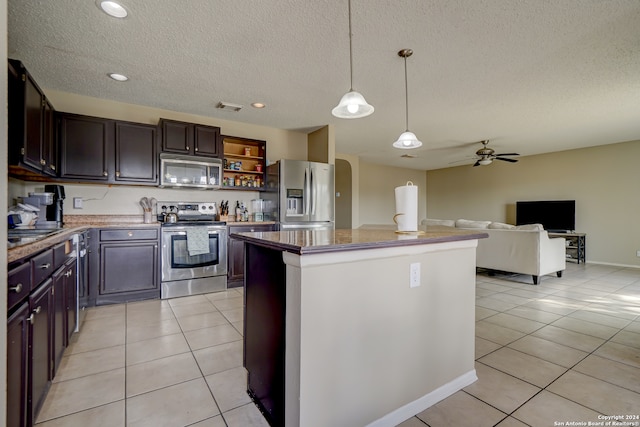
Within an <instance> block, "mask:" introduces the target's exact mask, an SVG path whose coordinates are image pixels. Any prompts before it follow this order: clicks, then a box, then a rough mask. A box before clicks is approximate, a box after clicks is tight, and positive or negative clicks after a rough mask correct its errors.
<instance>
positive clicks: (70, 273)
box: [64, 270, 73, 277]
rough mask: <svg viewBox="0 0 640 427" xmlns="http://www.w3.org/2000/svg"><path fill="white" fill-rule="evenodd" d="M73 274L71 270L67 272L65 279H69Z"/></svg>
mask: <svg viewBox="0 0 640 427" xmlns="http://www.w3.org/2000/svg"><path fill="white" fill-rule="evenodd" d="M72 274H73V273H72V272H71V270H69V271H67V272H66V273H64V275H65V277H69V276H71V275H72Z"/></svg>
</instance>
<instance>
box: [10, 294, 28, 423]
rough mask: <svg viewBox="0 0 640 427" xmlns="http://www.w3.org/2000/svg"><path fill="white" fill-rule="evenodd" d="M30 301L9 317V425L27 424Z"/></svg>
mask: <svg viewBox="0 0 640 427" xmlns="http://www.w3.org/2000/svg"><path fill="white" fill-rule="evenodd" d="M28 317H29V303H28V302H25V303H23V304H22V305H21V306H20V307H19V308H18V309H17V310H16V311H15V312H14V313H13V314H12V315H11V316H10V317H9V318H8V319H7V427H22V426H25V425H27V414H28V411H27V388H28V386H29V385H28V383H27V361H28V358H29V352H28V348H29V321H28V320H27V318H28Z"/></svg>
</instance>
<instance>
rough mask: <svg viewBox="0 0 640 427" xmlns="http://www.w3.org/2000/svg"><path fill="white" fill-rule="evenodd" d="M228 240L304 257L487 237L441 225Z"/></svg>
mask: <svg viewBox="0 0 640 427" xmlns="http://www.w3.org/2000/svg"><path fill="white" fill-rule="evenodd" d="M231 237H233V238H236V239H239V240H243V241H245V242H248V243H255V244H258V245H261V246H266V247H269V248H272V249H277V250H282V251H287V252H292V253H295V254H299V255H304V254H318V253H326V252H340V251H352V250H362V249H378V248H391V247H399V246H411V245H425V244H433V243H443V242H455V241H459V240H474V239H484V238H487V237H489V235H488V234H487V233H483V232H476V231H472V230H457V229H455V228H451V227H442V226H429V227H427V226H422V227H421V233H420V234H418V233H413V234H398V233H396V232H395V228H394V227H387V226H381V227H379V228H375V227H366V228H360V229H356V230H287V231H269V232H257V233H231Z"/></svg>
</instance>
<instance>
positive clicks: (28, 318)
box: [27, 313, 35, 325]
mask: <svg viewBox="0 0 640 427" xmlns="http://www.w3.org/2000/svg"><path fill="white" fill-rule="evenodd" d="M34 320H35V314H33V313H31V316H29V317H27V322H29V323H31V324H32V325H33V321H34Z"/></svg>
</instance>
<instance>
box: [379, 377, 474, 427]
mask: <svg viewBox="0 0 640 427" xmlns="http://www.w3.org/2000/svg"><path fill="white" fill-rule="evenodd" d="M477 380H478V376H477V375H476V370H475V369H472V370H471V371H469V372H467V373H465V374H462V375H460V376H459V377H457V378H455V379H454V380H452V381H450V382H448V383H447V384H445V385H443V386H441V387H438V388H437V389H435V390H433V391H432V392H431V393H428V394H425V395H424V396H422V397H420V398H418V399H416V400H414V401H413V402H410V403H407V404H406V405H404V406H402V407H400V408H398V409H396V410H395V411H393V412H390V413H388V414H387V415H385V416H384V417H382V418H378V419H377V420H375V421H374V422H372V423H370V424H368V425H367V427H390V426H397V425H398V424H400V423H402V422H403V421H406V420H408V419H409V418H411V417H413V416H415V415H417V414H419V413H420V412H422V411H424V410H425V409H427V408H430V407H431V406H433V405H435V404H436V403H438V402H440V401H441V400H444V399H446V398H447V397H449V396H451V395H452V394H453V393H455V392H457V391H458V390H461V389H463V388H464V387H466V386H468V385H470V384H473V383H474V382H475V381H477Z"/></svg>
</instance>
